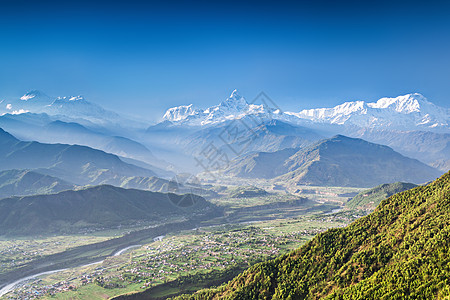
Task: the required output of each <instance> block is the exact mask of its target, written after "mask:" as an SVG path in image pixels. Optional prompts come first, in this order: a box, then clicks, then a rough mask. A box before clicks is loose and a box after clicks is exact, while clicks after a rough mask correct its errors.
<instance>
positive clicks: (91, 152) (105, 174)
mask: <svg viewBox="0 0 450 300" xmlns="http://www.w3.org/2000/svg"><path fill="white" fill-rule="evenodd" d="M0 146H1V147H0V170H8V169H31V170H34V171H37V172H38V173H41V174H46V175H50V176H54V177H58V178H61V179H63V180H66V181H68V182H71V183H75V184H79V185H85V184H98V183H102V182H103V181H105V180H108V179H111V178H115V177H117V176H142V177H151V176H155V173H154V172H152V171H150V170H147V169H144V168H140V167H137V166H134V165H131V164H127V163H125V162H123V161H121V160H120V159H119V158H118V157H117V156H116V155H113V154H109V153H106V152H103V151H100V150H95V149H92V148H89V147H86V146H78V145H66V144H44V143H38V142H24V141H20V140H18V139H16V138H15V137H14V136H12V135H11V134H9V133H7V132H6V131H4V130H2V129H1V128H0Z"/></svg>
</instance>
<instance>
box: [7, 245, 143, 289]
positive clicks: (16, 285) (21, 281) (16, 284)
mask: <svg viewBox="0 0 450 300" xmlns="http://www.w3.org/2000/svg"><path fill="white" fill-rule="evenodd" d="M140 246H141V245H132V246H128V247H126V248H123V249H121V250H119V251H117V252H116V253H114V254H113V255H112V256H119V255H121V254H123V253H125V252H127V251H128V250H130V249H133V248H137V247H140ZM103 261H104V260H101V261H97V262H94V263H90V264H85V265H81V266H78V268H83V267H87V266H92V265H97V264H101V263H102V262H103ZM65 270H67V269H58V270H52V271H47V272H41V273H38V274H34V275H30V276H27V277H24V278H21V279H19V280H16V281H14V282H12V283H10V284H7V285H6V286H4V287H3V288H2V289H1V290H0V297H2V296H3V295H6V294H7V293H9V292H12V291H14V290H15V289H17V288H19V287H20V286H22V285H23V284H24V283H26V282H27V281H30V280H33V279H35V278H37V277H39V276H43V275H49V274H54V273H58V272H62V271H65Z"/></svg>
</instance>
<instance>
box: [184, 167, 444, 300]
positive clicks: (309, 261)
mask: <svg viewBox="0 0 450 300" xmlns="http://www.w3.org/2000/svg"><path fill="white" fill-rule="evenodd" d="M449 189H450V172H449V173H447V174H445V175H443V176H442V177H440V178H439V179H437V180H436V181H434V182H432V183H430V184H428V185H426V186H419V187H416V188H414V189H411V190H408V191H405V192H402V193H399V194H395V195H393V196H391V197H389V198H387V199H385V200H383V201H382V202H381V203H380V205H379V206H378V207H377V209H376V210H375V211H374V212H373V213H371V214H370V215H368V216H366V217H363V218H360V219H358V220H357V221H355V222H354V223H352V224H351V225H349V226H347V227H346V228H339V229H331V230H328V231H326V232H324V233H321V234H319V235H317V236H316V237H315V238H314V239H313V240H311V241H310V242H309V243H307V244H305V245H304V246H302V247H301V248H299V249H297V250H295V251H293V252H291V253H289V254H286V255H283V256H280V257H278V258H277V259H274V260H271V261H267V262H263V263H259V264H257V265H254V266H253V267H251V268H249V269H248V270H246V271H245V272H243V273H241V274H240V275H238V276H237V277H235V278H234V279H233V280H231V281H230V282H228V283H226V284H224V285H222V286H220V287H218V288H214V289H207V290H201V291H199V292H197V293H195V294H193V295H183V296H179V297H178V298H176V299H178V300H180V299H449V298H450V190H449Z"/></svg>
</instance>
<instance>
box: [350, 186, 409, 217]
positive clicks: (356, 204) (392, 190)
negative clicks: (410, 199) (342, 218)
mask: <svg viewBox="0 0 450 300" xmlns="http://www.w3.org/2000/svg"><path fill="white" fill-rule="evenodd" d="M416 186H417V185H416V184H414V183H406V182H394V183H384V184H381V185H378V186H376V187H374V188H371V189H370V190H366V191H363V192H361V193H359V194H358V195H356V196H355V197H353V198H352V199H351V200H349V201H348V202H347V203H346V204H345V206H346V207H348V208H351V209H363V210H369V211H372V210H374V209H375V208H376V207H377V206H378V204H380V202H381V201H382V200H383V199H386V198H387V197H390V196H392V195H394V194H397V193H400V192H403V191H406V190H410V189H412V188H415V187H416Z"/></svg>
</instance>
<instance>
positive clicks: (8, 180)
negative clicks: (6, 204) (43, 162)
mask: <svg viewBox="0 0 450 300" xmlns="http://www.w3.org/2000/svg"><path fill="white" fill-rule="evenodd" d="M74 187H75V185H73V184H71V183H69V182H67V181H64V180H62V179H59V178H56V177H52V176H48V175H43V174H40V173H37V172H33V171H30V170H7V171H0V199H1V198H6V197H9V196H25V195H36V194H50V193H57V192H60V191H64V190H70V189H73V188H74Z"/></svg>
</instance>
